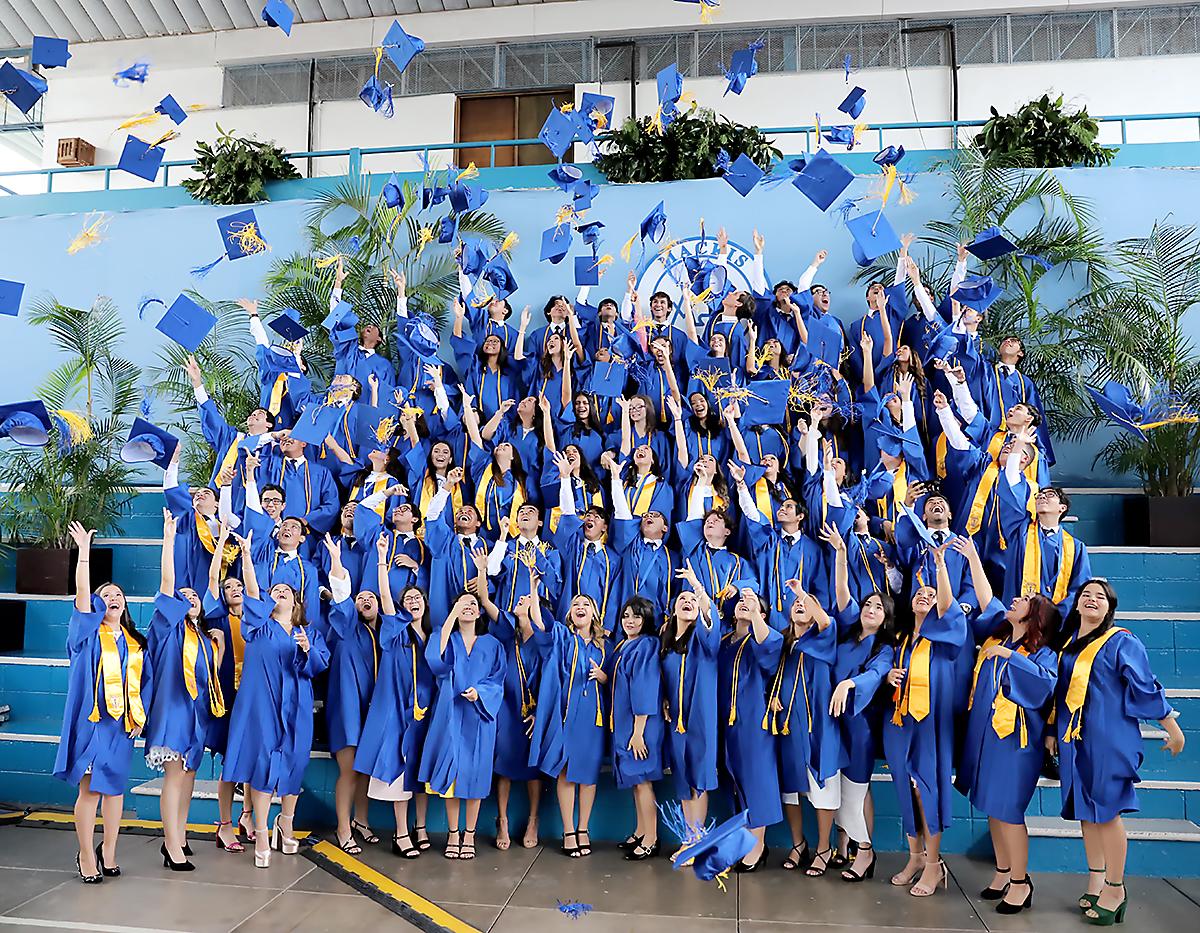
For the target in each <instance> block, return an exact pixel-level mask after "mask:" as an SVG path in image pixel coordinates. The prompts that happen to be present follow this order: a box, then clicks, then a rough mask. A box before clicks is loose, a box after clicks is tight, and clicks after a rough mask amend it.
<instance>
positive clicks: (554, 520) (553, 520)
mask: <svg viewBox="0 0 1200 933" xmlns="http://www.w3.org/2000/svg"><path fill="white" fill-rule="evenodd" d="M574 488H575V489H578V488H579V487H574ZM583 501H584V505H585V506H586V505H598V506H601V507H603V506H604V496H602V495H600V491H599V490H597V491H596V492H594V493H592V497H591V499H590V500H589V499H588V496H587V490H586V489H585V490H584V494H583ZM575 510H576V512H577V513H578V511H579V503H578V502H576V503H575ZM560 521H562V509H561V508H560V507H559V506H557V505H556V506H555V507H554V508H552V509H551V510H550V530H551V531H558V523H559V522H560Z"/></svg>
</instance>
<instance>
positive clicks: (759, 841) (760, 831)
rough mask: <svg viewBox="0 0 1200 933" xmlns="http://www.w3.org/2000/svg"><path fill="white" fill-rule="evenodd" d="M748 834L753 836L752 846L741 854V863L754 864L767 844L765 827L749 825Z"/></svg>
mask: <svg viewBox="0 0 1200 933" xmlns="http://www.w3.org/2000/svg"><path fill="white" fill-rule="evenodd" d="M750 835H752V836H753V837H754V848H753V849H751V850H750V851H749V852H747V853H746V854H745V855H744V856H742V864H743V865H753V864H755V863H756V862H757V861H758V860H759V858H761V857H762V854H763V849H764V848H765V847H766V844H767V828H766V827H765V826H751V827H750Z"/></svg>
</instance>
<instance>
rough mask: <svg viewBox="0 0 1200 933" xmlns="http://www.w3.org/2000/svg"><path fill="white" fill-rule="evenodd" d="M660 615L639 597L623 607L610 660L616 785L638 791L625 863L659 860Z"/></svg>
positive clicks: (627, 842)
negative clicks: (635, 817)
mask: <svg viewBox="0 0 1200 933" xmlns="http://www.w3.org/2000/svg"><path fill="white" fill-rule="evenodd" d="M658 617H659V614H658V613H657V612H656V611H655V609H654V605H653V604H652V603H651V602H650V600H648V599H646V598H645V597H643V596H635V597H633V598H632V599H630V600H628V601H627V602H626V603H625V605H623V606H622V607H621V612H620V615H619V617H618V623H617V624H618V625H619V626H620V632H619V634H618V638H619V641H618V643H617V646H616V647H615V648H614V649H613V651H612V655H611V657H610V660H609V670H608V672H607V673H608V680H609V697H610V701H609V719H608V728H609V732H610V733H611V735H612V762H613V779H614V780H615V781H616V784H617V787H619V788H621V789H622V790H626V789H632V791H633V805H634V810H635V811H636V813H637V824H636V825H635V826H634V830H633V833H632V834H631V835H630V836H629V837H628V838H627V839H626V840H625V841H624V842H622V843H621V845H620V848H622V849H624V850H625V859H626V861H630V862H640V861H643V860H645V859H648V858H653V857H654V856H655V855H657V854H658V808H657V804H656V803H655V799H654V782H655V781H657V780H659V779H660V778H662V776H663V762H662V742H663V716H662V712H663V698H662V670H661V668H660V666H659V663H658V649H659V641H658V638H657V637H655V636H656V633H657V620H658Z"/></svg>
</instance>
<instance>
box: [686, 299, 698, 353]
mask: <svg viewBox="0 0 1200 933" xmlns="http://www.w3.org/2000/svg"><path fill="white" fill-rule="evenodd" d="M683 332H684V333H685V334H687V339H688V340H690V341H691V342H692V343H694V344H696V345H697V346H699V345H700V335H699V334H698V333H697V332H696V315H695V314H693V313H692V289H691V287H690V286H687V285H685V286H684V287H683Z"/></svg>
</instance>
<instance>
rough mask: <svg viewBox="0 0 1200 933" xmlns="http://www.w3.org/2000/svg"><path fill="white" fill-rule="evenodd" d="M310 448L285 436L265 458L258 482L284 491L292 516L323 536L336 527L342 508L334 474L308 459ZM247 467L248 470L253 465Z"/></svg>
mask: <svg viewBox="0 0 1200 933" xmlns="http://www.w3.org/2000/svg"><path fill="white" fill-rule="evenodd" d="M307 446H308V445H307V444H306V443H305V442H304V441H301V440H297V439H296V438H294V437H291V436H289V435H285V436H283V437H281V438H280V439H279V443H278V444H277V445H274V446H272V447H270V448H268V449H267V451H266V455H265V456H264V457H263V458H262V466H261V468H260V469H261V470H262V472H261V474H258V481H259V482H260V483H262V482H263V481H264V480H265V481H266V482H269V483H272V484H274V485H276V486H279V487H280V488H281V489H283V494H284V498H285V499H286V500H287V502H288V506H289V508H290V510H291V512H292V514H295V515H299V516H300V517H302V518H303V519H304V521H305V524H307V525H308V527H309V528H311V529H312V530H313V531H315V532H316V533H317V534H321V535H323V534H325V533H326V532H327V531H329V530H330V529H331V528H333V526H334V523H335V522H336V521H337V514H338V510H339V509H340V508H341V505H340V504H339V501H338V489H337V484H336V483H335V482H334V480H333V475H332V474H331V473H330V472H329V470H327V469H326V468H325V467H323V466H322V465H321V464H319V463H314V462H313V461H312V460H310V459H308V458H307V457H306V456H305V450H306V448H307ZM246 466H247V469H248V468H249V464H248V463H247V464H246Z"/></svg>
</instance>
